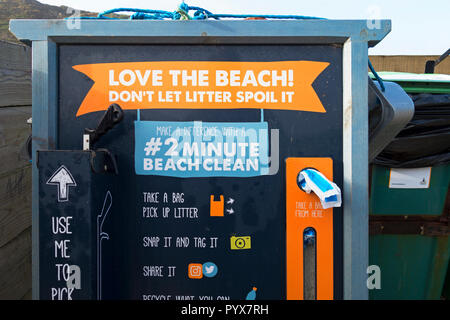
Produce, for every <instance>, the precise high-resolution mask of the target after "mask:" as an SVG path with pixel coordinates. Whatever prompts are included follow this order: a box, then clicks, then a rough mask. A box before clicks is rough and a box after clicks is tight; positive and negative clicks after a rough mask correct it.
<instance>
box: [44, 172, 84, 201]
mask: <svg viewBox="0 0 450 320" xmlns="http://www.w3.org/2000/svg"><path fill="white" fill-rule="evenodd" d="M47 184H49V185H56V186H58V202H64V201H69V188H68V187H76V185H77V184H76V182H75V179H74V178H73V177H72V174H71V173H70V171H69V170H67V168H66V167H65V166H61V167H59V169H58V170H56V171H55V173H54V174H53V175H52V176H51V177H50V179H48V181H47Z"/></svg>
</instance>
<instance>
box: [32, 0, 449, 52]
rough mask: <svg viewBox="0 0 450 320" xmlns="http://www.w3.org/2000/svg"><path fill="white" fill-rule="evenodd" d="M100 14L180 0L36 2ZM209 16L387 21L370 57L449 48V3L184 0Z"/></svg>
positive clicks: (418, 0) (172, 5) (171, 6)
mask: <svg viewBox="0 0 450 320" xmlns="http://www.w3.org/2000/svg"><path fill="white" fill-rule="evenodd" d="M39 1H40V2H43V3H47V4H52V5H66V6H69V7H72V8H75V9H81V10H88V11H95V12H101V11H104V10H108V9H112V8H119V7H128V8H142V9H144V8H145V9H161V10H167V11H175V10H176V8H177V7H178V5H179V4H180V3H181V0H153V1H149V0H127V1H125V0H95V1H93V0H42V1H41V0H39ZM185 2H186V3H187V4H188V5H191V6H198V7H202V8H205V9H207V10H209V11H211V12H213V13H248V14H289V15H307V16H316V17H323V18H327V19H364V20H365V19H371V20H372V19H390V20H392V31H391V33H390V34H389V35H388V36H387V37H386V38H385V39H384V40H383V41H382V42H380V43H379V44H378V45H377V46H376V47H374V48H371V49H369V54H370V55H441V54H443V53H444V52H445V51H446V50H447V49H448V48H449V47H450V32H449V30H450V0H426V1H425V0H313V1H301V0H276V1H268V0H222V1H219V0H185Z"/></svg>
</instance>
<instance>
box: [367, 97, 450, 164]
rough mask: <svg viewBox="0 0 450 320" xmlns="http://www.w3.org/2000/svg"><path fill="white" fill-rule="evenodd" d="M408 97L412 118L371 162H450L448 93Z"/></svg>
mask: <svg viewBox="0 0 450 320" xmlns="http://www.w3.org/2000/svg"><path fill="white" fill-rule="evenodd" d="M411 99H412V100H413V101H414V107H415V111H414V117H413V119H412V120H411V121H410V122H409V123H408V125H407V126H406V127H405V128H404V129H403V130H402V131H401V132H400V133H399V134H398V135H397V136H396V137H395V139H394V140H393V141H392V142H391V143H390V144H389V145H388V146H387V147H386V148H385V149H384V150H383V151H382V152H381V153H380V154H379V155H378V156H377V157H376V158H375V159H374V161H373V163H374V164H377V165H382V166H386V167H391V168H418V167H429V166H438V165H444V164H448V163H450V95H449V94H440V95H437V94H418V95H411ZM371 121H372V119H371Z"/></svg>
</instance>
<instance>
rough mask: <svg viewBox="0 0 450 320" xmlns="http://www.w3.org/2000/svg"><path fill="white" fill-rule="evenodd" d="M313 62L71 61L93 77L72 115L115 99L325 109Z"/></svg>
mask: <svg viewBox="0 0 450 320" xmlns="http://www.w3.org/2000/svg"><path fill="white" fill-rule="evenodd" d="M328 66H329V63H328V62H318V61H276V62H244V61H149V62H120V63H97V64H84V65H76V66H73V69H75V70H77V71H79V72H81V73H83V74H85V75H86V76H88V77H89V78H90V79H92V80H93V81H94V84H93V86H92V88H91V89H90V90H89V92H88V93H87V95H86V97H85V98H84V100H83V102H82V104H81V106H80V107H79V109H78V112H77V116H80V115H83V114H86V113H90V112H95V111H102V110H106V109H107V108H108V106H109V105H110V104H112V103H118V104H119V105H120V106H121V107H122V109H124V110H136V109H164V108H167V109H277V110H297V111H310V112H326V110H325V108H324V107H323V105H322V102H321V101H320V99H319V97H318V95H317V94H316V92H315V90H314V88H313V87H312V84H313V82H314V81H315V80H316V78H317V77H318V76H319V75H320V74H321V73H322V71H323V70H325V68H327V67H328Z"/></svg>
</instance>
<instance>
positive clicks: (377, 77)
mask: <svg viewBox="0 0 450 320" xmlns="http://www.w3.org/2000/svg"><path fill="white" fill-rule="evenodd" d="M369 69H370V71H371V72H372V73H373V75H374V77H375V79H377V81H378V83H379V84H380V87H381V91H382V92H384V91H385V90H386V88H385V87H384V83H383V79H381V77H380V76H379V75H378V73H377V72H376V71H375V68H374V67H373V66H372V63H371V62H370V60H369Z"/></svg>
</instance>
